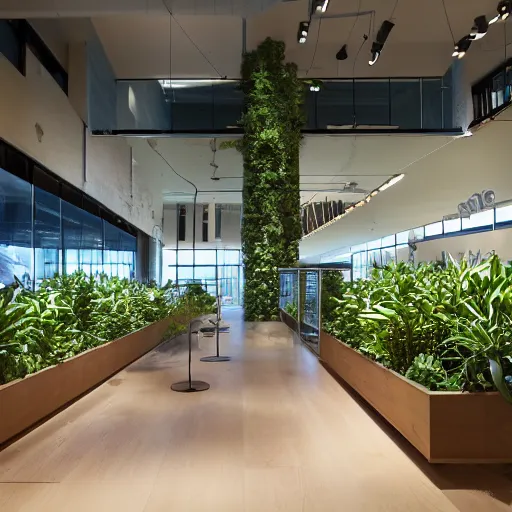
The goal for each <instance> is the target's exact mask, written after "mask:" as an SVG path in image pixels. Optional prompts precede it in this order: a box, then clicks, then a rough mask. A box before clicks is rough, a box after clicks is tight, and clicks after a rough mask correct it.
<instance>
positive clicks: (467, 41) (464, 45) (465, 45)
mask: <svg viewBox="0 0 512 512" xmlns="http://www.w3.org/2000/svg"><path fill="white" fill-rule="evenodd" d="M471 43H472V39H471V36H464V37H463V38H462V39H461V40H460V41H459V42H458V43H456V44H455V47H454V49H453V53H452V57H457V58H458V59H462V58H463V57H464V55H466V52H467V51H468V50H469V47H470V46H471Z"/></svg>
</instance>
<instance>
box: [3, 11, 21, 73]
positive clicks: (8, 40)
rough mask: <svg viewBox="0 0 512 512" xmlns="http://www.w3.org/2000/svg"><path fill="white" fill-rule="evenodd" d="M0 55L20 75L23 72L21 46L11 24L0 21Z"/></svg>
mask: <svg viewBox="0 0 512 512" xmlns="http://www.w3.org/2000/svg"><path fill="white" fill-rule="evenodd" d="M14 23H16V21H14ZM0 53H2V54H3V55H4V56H5V57H6V58H7V59H8V60H9V61H10V62H11V64H12V65H13V66H15V67H16V69H17V70H18V71H19V72H20V73H21V72H22V71H23V62H22V61H23V58H22V55H23V52H22V44H21V42H20V40H19V38H18V35H17V34H16V30H15V27H14V26H13V23H12V22H11V21H9V20H0Z"/></svg>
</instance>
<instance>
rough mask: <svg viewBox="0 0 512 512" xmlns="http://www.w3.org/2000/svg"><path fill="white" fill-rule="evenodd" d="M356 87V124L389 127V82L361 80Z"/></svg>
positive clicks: (356, 83)
mask: <svg viewBox="0 0 512 512" xmlns="http://www.w3.org/2000/svg"><path fill="white" fill-rule="evenodd" d="M354 87H355V91H354V96H355V109H356V119H355V121H356V123H357V124H358V125H377V126H389V124H390V122H389V80H361V81H356V82H355V86H354Z"/></svg>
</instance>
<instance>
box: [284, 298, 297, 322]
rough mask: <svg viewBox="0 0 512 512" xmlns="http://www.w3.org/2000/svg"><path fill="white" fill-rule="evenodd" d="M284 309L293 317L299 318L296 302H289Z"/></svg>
mask: <svg viewBox="0 0 512 512" xmlns="http://www.w3.org/2000/svg"><path fill="white" fill-rule="evenodd" d="M284 310H285V311H286V312H287V313H288V314H289V315H290V316H291V317H293V318H295V320H297V316H298V309H297V304H295V303H294V302H288V304H286V306H285V307H284Z"/></svg>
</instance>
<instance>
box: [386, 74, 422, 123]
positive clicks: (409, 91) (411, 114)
mask: <svg viewBox="0 0 512 512" xmlns="http://www.w3.org/2000/svg"><path fill="white" fill-rule="evenodd" d="M391 125H392V126H397V127H398V128H401V129H419V128H421V98H420V81H419V80H418V79H414V80H391Z"/></svg>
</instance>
